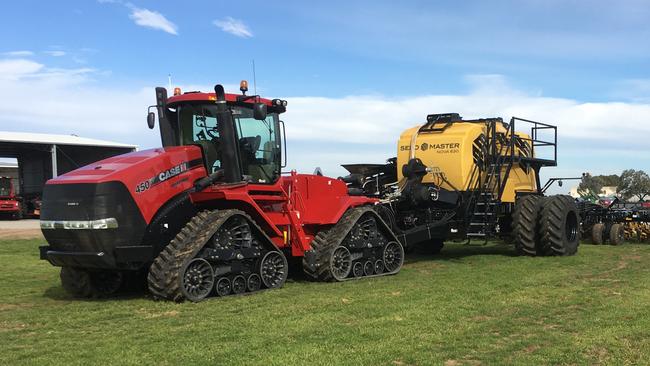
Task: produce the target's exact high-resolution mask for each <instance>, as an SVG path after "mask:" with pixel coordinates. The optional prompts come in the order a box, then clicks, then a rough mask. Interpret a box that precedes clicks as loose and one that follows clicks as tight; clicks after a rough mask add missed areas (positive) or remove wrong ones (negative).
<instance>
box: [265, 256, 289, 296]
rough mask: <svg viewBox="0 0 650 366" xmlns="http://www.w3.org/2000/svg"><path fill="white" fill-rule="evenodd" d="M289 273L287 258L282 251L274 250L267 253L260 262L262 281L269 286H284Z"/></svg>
mask: <svg viewBox="0 0 650 366" xmlns="http://www.w3.org/2000/svg"><path fill="white" fill-rule="evenodd" d="M288 274H289V264H288V263H287V258H285V256H284V255H282V253H280V252H278V251H276V250H274V251H270V252H268V253H266V255H265V256H264V258H262V262H261V263H260V277H262V283H264V286H266V287H268V288H277V287H282V285H284V282H285V281H286V280H287V275H288Z"/></svg>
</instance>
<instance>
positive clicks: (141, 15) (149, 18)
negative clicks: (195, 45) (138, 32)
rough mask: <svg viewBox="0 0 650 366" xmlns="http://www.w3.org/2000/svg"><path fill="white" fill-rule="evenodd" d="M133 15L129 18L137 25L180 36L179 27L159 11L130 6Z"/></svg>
mask: <svg viewBox="0 0 650 366" xmlns="http://www.w3.org/2000/svg"><path fill="white" fill-rule="evenodd" d="M130 8H131V15H129V17H130V18H131V19H133V21H134V22H135V24H137V25H141V26H143V27H149V28H152V29H157V30H161V31H163V32H167V33H169V34H173V35H178V26H176V24H174V23H172V22H171V21H169V20H168V19H167V18H165V16H164V15H162V14H160V13H159V12H157V11H152V10H149V9H141V8H136V7H134V6H130Z"/></svg>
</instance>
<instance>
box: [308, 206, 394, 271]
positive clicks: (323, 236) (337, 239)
mask: <svg viewBox="0 0 650 366" xmlns="http://www.w3.org/2000/svg"><path fill="white" fill-rule="evenodd" d="M368 212H369V213H371V214H372V215H373V216H375V218H376V219H377V224H378V225H383V226H384V231H386V230H388V232H389V233H391V235H390V236H392V237H393V238H392V240H388V241H389V242H391V241H395V242H397V243H399V240H397V238H395V237H394V235H392V232H391V231H390V229H388V226H387V225H386V223H385V222H384V220H383V219H382V218H381V217H379V215H378V214H377V212H376V211H375V210H373V209H372V207H370V206H364V207H356V208H352V209H349V210H348V211H346V212H345V214H343V216H342V217H341V219H340V220H339V221H338V222H337V223H336V224H335V225H334V226H333V227H331V228H328V229H325V230H321V231H319V232H318V234H316V237H315V238H314V240H312V242H311V247H312V250H313V251H314V252H315V253H316V258H315V260H316V266H315V269H314V270H313V271H312V270H311V269H310V266H308V265H307V263H306V260H305V259H303V269H304V271H305V273H306V274H307V275H308V276H310V277H311V278H313V279H315V280H318V281H324V282H331V281H335V279H334V277H333V276H332V272H331V271H330V266H329V265H328V263H329V260H330V257H331V256H332V252H333V251H334V249H335V248H336V247H338V246H339V245H341V243H342V242H343V240H345V238H346V236H347V235H348V233H349V232H350V230H351V229H352V227H353V226H354V224H356V223H357V221H358V220H359V219H360V218H361V216H363V215H364V214H366V213H368ZM400 269H401V267H400V268H398V269H397V270H395V271H393V272H386V273H381V274H377V275H371V276H362V277H348V278H346V279H345V280H352V279H359V278H369V277H379V276H385V275H390V274H395V273H397V272H399V270H400Z"/></svg>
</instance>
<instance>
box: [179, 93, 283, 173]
mask: <svg viewBox="0 0 650 366" xmlns="http://www.w3.org/2000/svg"><path fill="white" fill-rule="evenodd" d="M231 112H232V116H233V122H234V129H235V133H236V134H237V136H236V138H237V145H238V148H239V157H240V159H241V167H242V174H243V175H244V178H245V179H246V180H247V181H249V182H251V183H273V182H275V181H276V180H277V178H278V177H279V176H280V164H281V162H280V159H281V157H280V140H279V136H278V134H277V130H278V115H277V113H269V114H268V115H267V117H266V119H265V120H256V119H254V118H253V111H252V109H250V108H243V107H231ZM178 116H179V124H180V126H179V127H180V131H181V144H182V145H199V146H200V147H201V149H202V150H203V157H204V161H205V164H206V167H207V169H208V172H209V173H213V172H215V171H217V170H219V169H221V167H222V161H221V156H222V154H221V136H219V130H218V126H217V119H216V117H215V116H216V107H215V106H214V105H213V104H193V105H192V104H185V105H183V106H181V107H179V115H178Z"/></svg>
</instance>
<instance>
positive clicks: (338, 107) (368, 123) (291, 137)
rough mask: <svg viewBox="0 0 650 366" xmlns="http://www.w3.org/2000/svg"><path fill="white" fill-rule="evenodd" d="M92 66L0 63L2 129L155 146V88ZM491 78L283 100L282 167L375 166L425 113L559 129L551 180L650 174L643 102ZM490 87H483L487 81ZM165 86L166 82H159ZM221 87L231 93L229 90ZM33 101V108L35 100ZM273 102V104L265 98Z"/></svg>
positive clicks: (331, 169) (648, 107)
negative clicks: (525, 88)
mask: <svg viewBox="0 0 650 366" xmlns="http://www.w3.org/2000/svg"><path fill="white" fill-rule="evenodd" d="M102 77H103V76H102V75H101V73H99V72H97V71H95V70H94V69H92V68H77V69H56V68H51V67H48V66H47V65H43V64H39V63H36V62H33V61H29V60H23V59H21V60H14V59H5V60H0V79H2V85H3V87H2V88H0V101H1V102H0V130H7V129H12V130H21V131H27V132H30V131H31V132H43V133H63V134H70V133H74V134H77V135H79V136H84V137H94V138H101V139H107V140H114V141H119V142H125V143H134V144H137V145H139V146H140V147H141V148H147V147H154V146H158V145H159V144H160V142H159V141H160V140H159V136H158V131H157V130H154V131H151V130H149V129H147V127H146V123H145V118H144V117H145V114H146V110H147V109H146V108H147V106H149V105H151V104H154V103H155V101H154V89H153V87H154V86H155V85H142V84H139V85H132V86H130V87H129V86H126V87H125V86H119V87H110V86H105V85H104V84H103V83H100V82H95V81H94V80H93V79H101V78H102ZM495 78H497V79H498V78H499V77H497V76H490V77H485V78H482V77H480V76H475V77H471V78H469V79H471V82H472V83H473V84H472V85H473V90H474V91H473V92H471V93H467V94H462V95H421V96H413V97H400V98H390V97H384V96H346V97H341V98H323V97H311V96H295V97H287V98H285V99H287V100H288V102H289V105H288V112H287V113H286V114H285V115H283V116H282V119H283V120H284V121H285V122H286V127H287V129H286V132H287V138H288V150H289V157H288V158H289V159H288V161H289V167H288V168H295V169H298V170H299V171H302V172H312V171H313V169H314V168H315V167H316V166H320V167H322V168H323V169H324V171H325V173H326V174H330V175H333V176H338V175H342V174H344V173H345V172H344V171H343V170H342V169H341V168H340V167H338V164H341V163H359V162H372V163H381V162H382V161H384V159H386V158H388V157H391V156H394V155H395V153H396V141H397V138H398V137H399V134H400V133H401V132H402V131H403V130H404V129H406V128H408V127H412V126H415V125H419V124H422V123H423V122H424V121H425V118H426V115H427V114H430V113H444V112H458V113H460V114H461V115H462V116H463V117H465V118H479V117H498V116H501V117H503V118H504V119H507V118H509V117H510V116H513V115H514V116H518V117H523V118H530V119H533V120H539V121H542V122H548V123H551V124H557V125H558V133H559V136H558V139H559V157H558V160H559V168H555V169H550V170H545V171H544V176H548V175H564V176H572V175H579V174H580V173H581V172H583V171H591V172H592V173H596V174H601V173H620V171H621V170H622V169H623V168H628V167H630V168H636V169H645V170H650V157H648V154H647V152H648V147H647V136H650V124H648V123H647V121H646V116H648V115H650V104H640V103H623V102H611V103H584V102H579V101H576V100H572V99H566V98H550V97H540V96H535V95H528V94H526V93H524V92H522V91H519V90H516V89H512V88H511V87H509V86H508V84H507V82H505V81H504V80H505V79H502V80H501V81H503V83H501V84H500V85H501V86H500V87H499V88H498V91H492V90H490V89H489V88H488V87H487V86H486V85H485V84H492V85H493V84H494V83H495ZM485 79H487V80H485ZM160 84H161V85H163V86H166V82H165V81H162V82H161V83H160ZM174 86H180V87H181V88H182V90H183V91H191V90H201V91H211V90H212V88H213V85H210V84H206V85H188V84H185V85H183V83H181V85H178V84H175V85H174ZM226 89H227V90H228V91H230V92H233V93H237V92H238V87H237V84H236V83H233V84H228V85H227V87H226ZM35 96H37V97H38V102H37V104H38V108H35V107H34V100H35V99H34V98H35ZM270 97H279V96H277V95H271V96H270Z"/></svg>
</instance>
